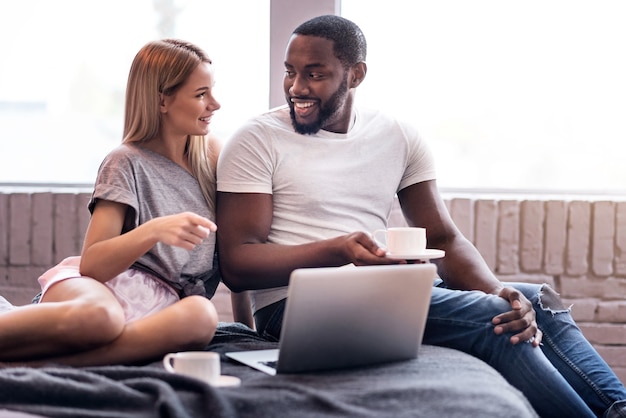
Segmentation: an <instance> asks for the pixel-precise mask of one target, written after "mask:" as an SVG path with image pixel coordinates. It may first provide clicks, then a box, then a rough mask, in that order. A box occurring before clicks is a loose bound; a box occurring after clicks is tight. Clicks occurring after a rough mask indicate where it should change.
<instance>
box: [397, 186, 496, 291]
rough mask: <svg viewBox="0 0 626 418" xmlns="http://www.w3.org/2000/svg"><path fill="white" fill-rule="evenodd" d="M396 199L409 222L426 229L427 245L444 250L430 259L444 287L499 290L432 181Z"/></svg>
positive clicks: (492, 276)
mask: <svg viewBox="0 0 626 418" xmlns="http://www.w3.org/2000/svg"><path fill="white" fill-rule="evenodd" d="M398 199H399V200H400V206H401V207H402V212H403V214H404V217H405V219H406V220H407V222H408V223H409V225H411V226H420V227H423V228H426V234H427V241H428V247H429V248H437V249H441V250H444V251H445V252H446V256H445V257H444V258H442V259H441V260H433V261H434V262H436V264H437V268H438V272H439V275H440V277H441V278H442V279H443V280H444V282H445V283H446V285H447V286H448V287H450V288H453V289H461V290H482V291H483V292H485V293H493V294H498V292H500V290H501V289H502V288H503V285H502V283H501V282H500V281H499V280H498V279H497V278H496V277H495V276H494V275H493V273H492V272H491V270H490V269H489V267H488V266H487V264H486V263H485V261H484V259H483V258H482V256H481V255H480V253H479V252H478V250H477V249H476V247H474V245H472V243H471V242H469V241H468V240H467V239H466V238H465V237H464V236H463V234H461V232H460V231H459V230H458V228H457V227H456V225H455V224H454V222H453V221H452V218H450V215H449V213H448V210H447V208H446V206H445V203H444V201H443V199H442V198H441V196H440V195H439V191H438V190H437V184H436V182H435V181H434V180H432V181H425V182H421V183H417V184H413V185H411V186H409V187H407V188H405V189H403V190H401V191H400V192H398Z"/></svg>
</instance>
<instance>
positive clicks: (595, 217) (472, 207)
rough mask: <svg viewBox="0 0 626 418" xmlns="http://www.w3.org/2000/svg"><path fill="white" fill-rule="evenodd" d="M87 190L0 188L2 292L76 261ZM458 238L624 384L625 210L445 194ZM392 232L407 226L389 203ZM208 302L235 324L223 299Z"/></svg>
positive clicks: (221, 294) (612, 203) (17, 290)
mask: <svg viewBox="0 0 626 418" xmlns="http://www.w3.org/2000/svg"><path fill="white" fill-rule="evenodd" d="M90 195H91V191H90V190H81V189H77V190H71V189H69V190H68V189H63V190H60V191H59V190H34V191H28V190H27V191H24V190H17V191H16V190H8V191H7V190H2V189H0V294H2V295H3V296H5V297H7V299H9V300H10V301H12V302H13V303H15V304H18V305H21V304H26V303H30V300H31V299H32V297H33V296H34V295H35V294H36V293H37V292H38V291H39V286H38V284H37V277H39V275H41V273H43V272H44V271H45V270H46V269H47V268H49V267H51V266H52V265H54V264H55V263H57V262H59V261H60V260H61V259H63V258H65V257H67V256H70V255H76V254H79V252H80V248H81V246H82V239H83V235H84V232H85V230H86V228H87V224H88V222H89V212H88V210H87V202H88V201H89V198H90ZM444 198H445V201H446V207H447V208H448V210H449V211H450V215H451V216H452V219H453V220H454V221H455V223H456V224H457V225H458V227H459V229H460V230H461V231H462V233H463V234H464V235H465V236H466V237H467V238H468V239H469V240H471V241H472V242H473V243H474V244H475V245H476V247H477V248H478V250H479V251H480V252H481V254H482V255H483V257H484V258H485V260H486V262H487V264H488V265H489V267H490V268H491V269H492V270H493V271H494V273H495V274H496V275H497V277H498V278H499V279H500V280H503V281H522V282H530V283H540V284H541V283H547V284H549V285H551V286H553V287H554V288H555V289H556V290H557V292H559V294H561V297H562V298H563V300H564V302H565V304H566V305H568V306H569V305H571V306H572V315H573V317H574V319H576V321H578V324H579V326H580V328H581V330H582V331H583V333H584V334H585V336H586V337H587V338H588V339H589V341H590V342H591V343H592V344H593V345H594V347H596V349H597V350H598V352H599V353H600V354H601V355H602V356H603V357H604V359H605V360H606V361H607V362H608V363H609V365H611V367H612V368H613V370H615V372H616V373H617V375H618V376H619V377H620V379H622V381H626V202H623V201H620V199H617V198H616V199H615V200H610V199H608V200H607V199H606V198H604V199H602V200H599V199H598V200H594V199H591V198H585V199H582V198H576V199H565V198H554V197H552V196H551V197H548V196H546V197H545V198H536V197H534V198H532V199H529V198H525V197H523V196H520V197H519V198H511V194H507V195H506V198H504V197H503V198H498V197H497V196H495V197H494V196H488V197H482V196H475V197H474V196H472V197H468V196H467V195H463V196H461V195H454V194H444ZM390 225H395V226H399V225H406V222H405V221H404V218H403V216H402V213H401V211H400V209H399V207H398V206H397V205H396V207H395V208H394V210H393V212H392V213H391V216H390ZM213 301H214V303H215V305H216V307H217V310H218V313H219V314H220V320H222V321H232V308H231V302H230V291H229V290H228V289H227V288H226V287H225V286H223V285H220V287H219V288H218V291H217V292H216V295H215V297H214V298H213Z"/></svg>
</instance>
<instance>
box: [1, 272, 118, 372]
mask: <svg viewBox="0 0 626 418" xmlns="http://www.w3.org/2000/svg"><path fill="white" fill-rule="evenodd" d="M123 327H124V312H123V311H122V308H121V306H120V305H119V303H118V302H117V299H115V297H114V296H113V294H112V293H111V291H110V290H109V289H108V288H107V287H106V286H105V285H103V284H102V283H100V282H98V281H96V280H94V279H90V278H86V277H77V278H71V279H66V280H63V281H60V282H58V283H55V284H53V285H52V286H51V287H50V288H49V289H48V290H47V292H46V294H45V295H44V297H43V299H42V302H41V303H39V304H33V305H25V306H16V307H14V309H11V310H9V311H7V312H3V313H1V314H0V361H5V362H8V361H22V360H32V359H36V358H47V357H50V356H56V355H59V354H62V353H68V352H76V351H81V350H86V349H92V348H94V347H97V346H99V345H102V344H107V343H110V342H111V341H113V340H115V338H117V337H118V336H119V334H120V333H121V332H122V329H123Z"/></svg>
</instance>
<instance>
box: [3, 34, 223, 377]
mask: <svg viewBox="0 0 626 418" xmlns="http://www.w3.org/2000/svg"><path fill="white" fill-rule="evenodd" d="M213 84H214V74H213V68H212V62H211V60H210V59H209V57H208V56H207V55H206V54H205V53H204V52H203V51H202V50H201V49H199V48H198V47H197V46H195V45H192V44H190V43H188V42H184V41H181V40H174V39H164V40H159V41H155V42H150V43H148V44H147V45H145V46H144V47H143V48H142V49H141V50H140V51H139V52H138V54H137V55H136V57H135V59H134V61H133V63H132V66H131V69H130V74H129V77H128V85H127V89H126V104H125V121H124V139H123V143H122V144H121V145H120V146H119V147H117V148H116V149H114V150H113V151H112V152H111V153H110V154H109V155H108V156H107V157H106V158H105V159H104V161H103V162H102V164H101V166H100V168H99V171H98V176H97V179H96V183H95V188H94V192H93V195H92V198H91V200H90V202H89V210H90V211H91V214H92V215H91V220H90V223H89V227H88V229H87V233H86V236H85V241H84V245H83V250H82V254H81V256H80V257H70V258H67V259H65V260H63V261H62V262H61V263H60V264H59V265H57V266H55V267H54V268H52V269H51V270H49V271H47V272H46V273H45V274H44V275H42V276H41V277H40V278H39V282H40V284H41V286H42V295H41V299H40V302H39V303H38V304H33V305H29V306H20V307H14V308H13V309H10V310H8V311H6V312H3V313H1V314H0V361H1V362H9V363H15V362H19V363H21V364H24V363H26V364H31V365H40V364H46V363H50V362H53V363H61V364H68V365H74V366H86V365H105V364H136V363H143V362H149V361H152V360H154V359H157V358H159V357H161V356H162V355H163V354H165V353H167V352H170V351H179V350H187V349H202V348H203V347H204V346H206V344H207V343H209V342H210V340H211V339H212V337H213V335H214V333H215V329H216V327H217V313H216V310H215V307H214V306H213V304H212V302H211V301H210V300H209V297H211V296H212V295H213V293H214V291H215V288H216V287H217V284H218V283H217V280H218V279H216V278H215V276H214V275H213V274H212V272H213V271H214V270H215V268H214V266H213V258H214V252H215V234H214V232H215V231H216V228H217V227H216V225H215V224H214V222H213V221H212V220H213V219H215V203H214V202H215V166H216V162H217V155H218V153H219V147H218V145H217V142H215V141H214V140H212V139H211V137H210V135H209V125H210V122H211V117H212V116H213V113H214V112H215V111H216V110H218V109H219V108H220V104H219V103H218V102H217V101H216V100H215V98H214V97H213V95H212V88H213Z"/></svg>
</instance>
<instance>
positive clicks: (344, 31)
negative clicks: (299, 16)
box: [293, 15, 367, 68]
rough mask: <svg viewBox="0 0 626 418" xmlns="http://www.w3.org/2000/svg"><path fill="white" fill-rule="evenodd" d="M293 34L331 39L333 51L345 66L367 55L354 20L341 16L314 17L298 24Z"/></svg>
mask: <svg viewBox="0 0 626 418" xmlns="http://www.w3.org/2000/svg"><path fill="white" fill-rule="evenodd" d="M293 34H294V35H306V36H318V37H320V38H325V39H329V40H331V41H333V44H334V49H333V52H334V54H335V56H336V57H337V59H339V61H341V63H342V64H343V65H344V67H346V68H348V67H351V66H353V65H355V64H357V63H359V62H362V61H365V57H366V56H367V42H366V41H365V35H363V32H362V31H361V29H360V28H359V27H358V26H357V25H356V24H355V23H354V22H351V21H350V20H348V19H345V18H343V17H341V16H335V15H324V16H318V17H314V18H313V19H310V20H307V21H306V22H304V23H303V24H301V25H300V26H298V27H297V28H296V29H295V30H294V31H293Z"/></svg>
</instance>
